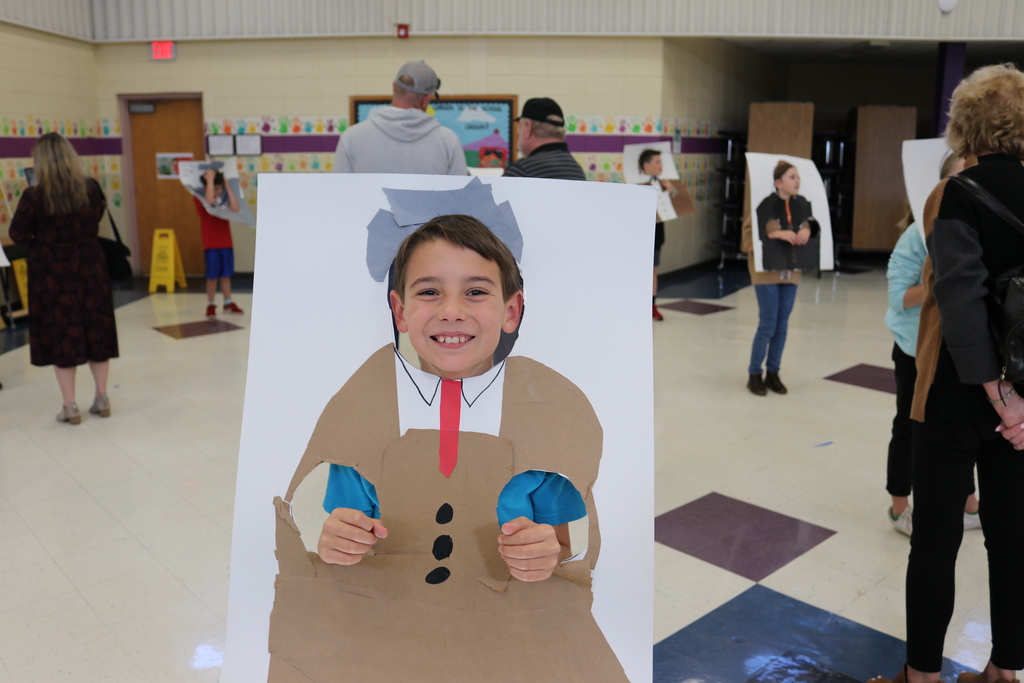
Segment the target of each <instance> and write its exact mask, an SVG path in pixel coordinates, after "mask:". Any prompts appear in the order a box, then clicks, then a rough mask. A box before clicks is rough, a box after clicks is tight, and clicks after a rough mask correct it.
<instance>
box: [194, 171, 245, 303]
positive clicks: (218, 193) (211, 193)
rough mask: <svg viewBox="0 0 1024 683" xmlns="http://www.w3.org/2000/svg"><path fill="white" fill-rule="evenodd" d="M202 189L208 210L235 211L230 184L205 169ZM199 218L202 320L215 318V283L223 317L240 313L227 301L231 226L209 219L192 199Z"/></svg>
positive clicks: (231, 271) (231, 269) (232, 254)
mask: <svg viewBox="0 0 1024 683" xmlns="http://www.w3.org/2000/svg"><path fill="white" fill-rule="evenodd" d="M200 180H202V182H203V187H204V188H205V189H206V203H207V204H209V205H210V206H220V205H223V204H227V206H228V208H229V209H231V211H234V212H237V211H238V200H237V199H236V198H235V193H234V192H233V191H232V190H231V185H230V183H225V182H224V174H223V173H221V172H220V171H214V170H213V169H207V171H206V172H205V173H203V176H202V178H201V179H200ZM192 201H193V202H195V205H196V212H197V213H198V214H199V224H200V234H201V235H202V240H203V256H204V257H205V259H206V317H207V318H213V317H215V316H216V315H217V306H216V304H215V303H214V298H215V296H216V294H217V280H220V292H221V294H222V295H223V296H224V312H225V313H236V314H240V313H242V309H241V308H239V307H238V305H237V304H235V302H234V301H232V300H231V276H232V275H234V274H235V251H234V244H233V243H232V241H231V224H230V223H229V222H228V221H226V220H224V219H223V218H218V217H216V216H213V215H211V214H210V213H208V212H207V211H206V208H205V207H203V203H202V202H201V201H199V200H198V199H197V198H195V197H192Z"/></svg>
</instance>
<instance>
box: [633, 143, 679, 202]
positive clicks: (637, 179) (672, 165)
mask: <svg viewBox="0 0 1024 683" xmlns="http://www.w3.org/2000/svg"><path fill="white" fill-rule="evenodd" d="M645 149H653V150H657V151H658V153H660V154H661V167H662V172H661V175H660V176H658V177H659V178H661V179H662V180H679V169H677V168H676V160H675V157H673V156H672V141H671V140H665V141H663V142H655V141H653V140H652V141H651V142H649V143H648V142H643V143H639V144H635V145H623V147H622V175H623V176H625V178H626V182H627V183H629V184H630V185H638V184H640V183H649V182H651V176H649V175H646V174H645V173H644V172H643V171H641V170H640V166H639V162H640V155H641V154H642V153H643V151H644V150H645ZM664 220H668V219H664Z"/></svg>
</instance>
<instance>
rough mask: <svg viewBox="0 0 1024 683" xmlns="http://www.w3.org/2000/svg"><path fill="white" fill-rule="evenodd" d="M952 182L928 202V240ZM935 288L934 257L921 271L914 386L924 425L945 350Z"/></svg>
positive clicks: (914, 415) (913, 415)
mask: <svg viewBox="0 0 1024 683" xmlns="http://www.w3.org/2000/svg"><path fill="white" fill-rule="evenodd" d="M948 182H949V179H948V178H947V179H944V180H941V181H939V184H938V185H936V186H935V189H934V190H932V193H931V194H930V195H928V201H926V202H925V204H924V223H923V225H924V236H925V240H927V239H928V236H929V235H931V234H932V228H933V226H934V225H935V218H936V217H937V216H938V215H939V204H941V203H942V192H943V190H945V189H946V183H948ZM934 284H935V271H934V270H932V257H931V256H930V255H929V256H928V257H927V258H926V259H925V260H924V267H923V268H922V269H921V285H922V286H923V287H924V301H923V302H922V303H921V322H920V324H919V326H918V328H917V382H916V383H915V384H914V403H913V404H912V405H911V408H910V419H912V420H917V421H918V422H924V406H925V403H927V402H928V391H929V390H930V389H931V388H932V382H934V381H935V369H936V368H937V367H938V364H939V349H941V348H942V327H941V320H940V318H939V305H938V303H936V301H935V294H933V293H932V286H933V285H934Z"/></svg>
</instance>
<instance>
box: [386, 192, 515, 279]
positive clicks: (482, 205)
mask: <svg viewBox="0 0 1024 683" xmlns="http://www.w3.org/2000/svg"><path fill="white" fill-rule="evenodd" d="M384 195H385V196H386V197H387V198H388V203H389V204H390V205H391V211H385V210H384V209H381V210H380V211H378V212H377V214H376V215H375V216H374V217H373V219H372V220H371V221H370V223H369V224H368V225H367V226H366V231H367V235H366V267H367V269H368V270H369V271H370V275H371V277H373V279H374V280H376V281H377V282H383V281H384V280H385V279H386V278H387V276H388V271H389V270H390V269H391V263H392V262H393V261H394V260H395V255H396V254H397V253H398V248H399V247H400V246H402V242H403V241H405V238H406V237H408V236H409V235H411V234H412V233H414V232H415V231H416V230H417V229H418V228H419V227H420V226H421V225H423V224H424V223H426V222H427V221H429V220H431V219H432V218H436V217H438V216H446V215H449V214H456V213H460V214H465V215H467V216H472V217H473V218H476V219H477V220H479V221H480V222H481V223H483V224H484V225H486V226H487V227H488V228H490V230H491V232H493V233H494V234H495V235H496V236H497V237H498V239H500V240H501V241H502V242H504V243H505V244H506V245H507V246H508V248H509V249H510V250H511V251H512V255H513V256H514V257H515V259H516V262H518V263H521V262H522V259H523V235H522V233H521V232H520V231H519V223H518V222H517V221H516V216H515V213H513V211H512V206H511V205H510V204H509V203H508V202H502V203H501V204H497V203H496V202H495V201H494V193H493V191H492V189H491V186H490V185H484V184H483V183H482V182H480V179H479V178H473V179H472V180H470V181H469V183H468V184H467V185H466V186H465V187H463V188H461V189H458V190H394V189H389V188H384Z"/></svg>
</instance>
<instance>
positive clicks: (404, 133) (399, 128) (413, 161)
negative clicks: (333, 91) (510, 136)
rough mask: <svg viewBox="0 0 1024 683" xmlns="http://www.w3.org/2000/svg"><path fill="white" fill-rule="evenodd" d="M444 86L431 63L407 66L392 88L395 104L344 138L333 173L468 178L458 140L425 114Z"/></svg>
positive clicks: (341, 141) (357, 125) (414, 63)
mask: <svg viewBox="0 0 1024 683" xmlns="http://www.w3.org/2000/svg"><path fill="white" fill-rule="evenodd" d="M440 87H441V80H440V79H439V78H438V77H437V74H436V73H434V70H433V69H431V68H430V66H428V65H427V63H426V62H424V61H418V62H408V63H406V64H404V65H403V66H402V68H401V69H399V70H398V74H397V75H396V76H395V82H394V83H393V84H392V98H391V106H388V107H380V108H378V109H375V110H374V111H373V113H372V114H370V117H369V118H368V119H367V120H365V121H361V122H360V123H357V124H356V125H354V126H352V127H351V128H349V129H348V130H346V131H345V132H344V133H342V134H341V138H340V139H339V140H338V149H337V151H336V152H335V153H334V172H335V173H424V174H430V175H467V173H468V171H467V170H466V155H465V153H464V152H463V151H462V144H461V143H460V142H459V138H458V136H457V135H456V134H455V133H454V131H451V130H449V129H447V128H445V127H443V126H442V125H441V124H440V123H438V122H437V119H436V118H434V117H433V116H431V115H430V114H427V113H426V109H427V107H428V106H429V104H430V100H431V99H432V98H433V97H435V96H436V94H437V89H438V88H440Z"/></svg>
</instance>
